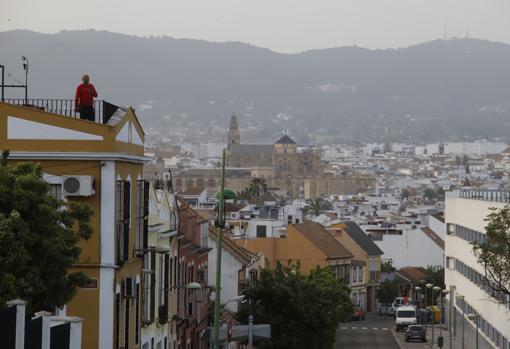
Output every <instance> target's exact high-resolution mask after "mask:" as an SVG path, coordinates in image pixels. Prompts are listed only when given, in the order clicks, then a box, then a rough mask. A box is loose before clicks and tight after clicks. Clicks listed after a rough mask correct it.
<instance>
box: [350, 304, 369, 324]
mask: <svg viewBox="0 0 510 349" xmlns="http://www.w3.org/2000/svg"><path fill="white" fill-rule="evenodd" d="M365 316H366V313H365V311H364V310H363V308H361V307H356V310H355V311H354V314H352V317H351V320H352V321H361V320H365Z"/></svg>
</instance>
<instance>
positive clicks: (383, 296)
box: [377, 279, 398, 303]
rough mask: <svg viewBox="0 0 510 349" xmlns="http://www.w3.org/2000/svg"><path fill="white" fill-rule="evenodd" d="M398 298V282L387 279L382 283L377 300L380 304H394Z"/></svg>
mask: <svg viewBox="0 0 510 349" xmlns="http://www.w3.org/2000/svg"><path fill="white" fill-rule="evenodd" d="M397 297H398V281H397V280H389V279H386V280H384V281H383V282H381V286H379V290H378V291H377V299H378V300H379V302H380V303H392V302H393V301H394V300H395V298H397Z"/></svg>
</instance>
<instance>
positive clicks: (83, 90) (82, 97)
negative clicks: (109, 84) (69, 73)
mask: <svg viewBox="0 0 510 349" xmlns="http://www.w3.org/2000/svg"><path fill="white" fill-rule="evenodd" d="M94 97H97V91H96V88H95V87H94V85H92V84H90V83H89V84H88V85H87V86H85V85H84V84H80V85H79V86H78V87H77V88H76V96H75V98H74V99H75V103H76V107H77V108H78V107H80V106H84V107H92V106H93V105H94Z"/></svg>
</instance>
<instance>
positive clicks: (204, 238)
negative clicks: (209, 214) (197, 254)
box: [200, 222, 209, 247]
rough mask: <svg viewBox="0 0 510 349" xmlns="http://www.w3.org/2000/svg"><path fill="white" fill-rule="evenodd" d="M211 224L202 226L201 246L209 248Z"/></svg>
mask: <svg viewBox="0 0 510 349" xmlns="http://www.w3.org/2000/svg"><path fill="white" fill-rule="evenodd" d="M208 239H209V223H208V222H207V223H202V224H200V246H202V247H208V245H209V244H208Z"/></svg>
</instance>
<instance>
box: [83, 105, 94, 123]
mask: <svg viewBox="0 0 510 349" xmlns="http://www.w3.org/2000/svg"><path fill="white" fill-rule="evenodd" d="M80 119H83V120H89V121H95V119H96V115H95V111H94V107H92V106H87V105H81V106H80Z"/></svg>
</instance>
